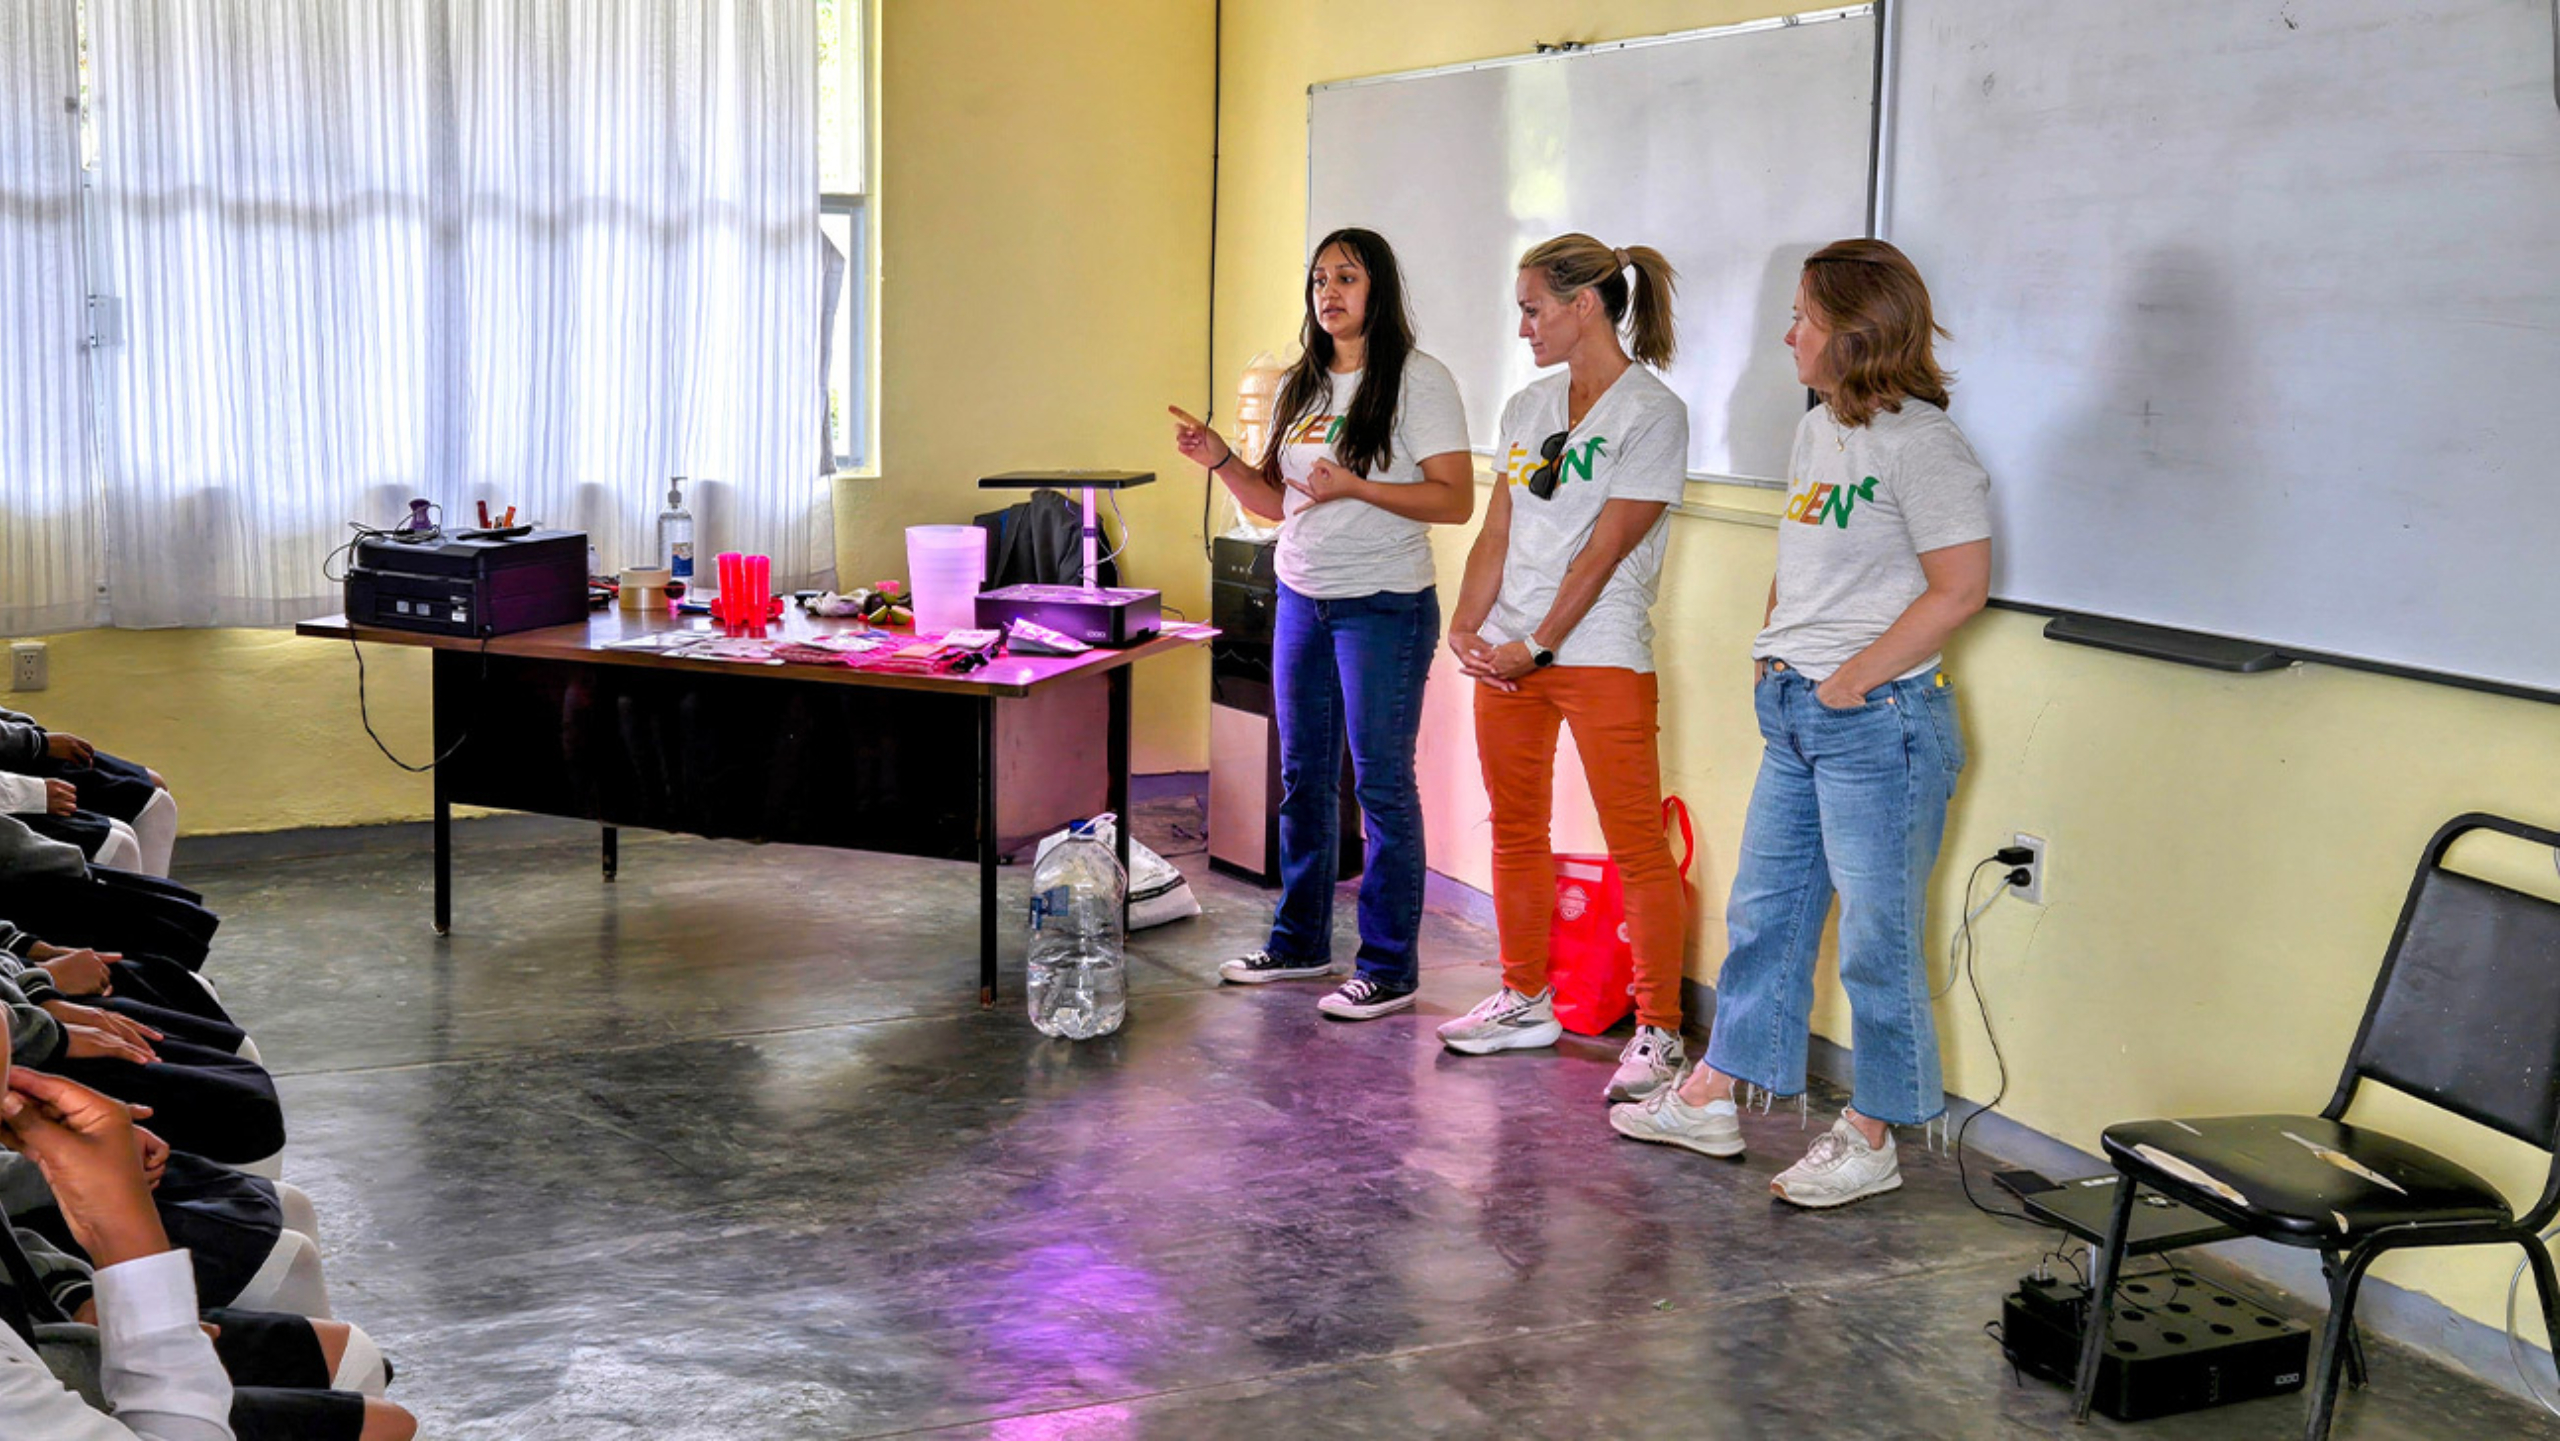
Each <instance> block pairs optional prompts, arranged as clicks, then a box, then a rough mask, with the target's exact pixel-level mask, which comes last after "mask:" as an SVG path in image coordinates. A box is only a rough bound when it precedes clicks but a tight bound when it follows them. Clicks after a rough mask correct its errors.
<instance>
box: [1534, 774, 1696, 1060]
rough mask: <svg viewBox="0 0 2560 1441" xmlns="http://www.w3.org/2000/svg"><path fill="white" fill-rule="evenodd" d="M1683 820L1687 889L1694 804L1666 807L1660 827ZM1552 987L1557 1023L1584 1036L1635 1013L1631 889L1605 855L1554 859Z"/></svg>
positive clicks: (1672, 801) (1671, 801)
mask: <svg viewBox="0 0 2560 1441" xmlns="http://www.w3.org/2000/svg"><path fill="white" fill-rule="evenodd" d="M1674 820H1677V821H1679V822H1680V851H1681V855H1680V890H1681V894H1682V895H1683V896H1684V897H1685V896H1686V895H1687V894H1688V889H1689V863H1690V862H1691V861H1693V860H1695V859H1697V855H1698V835H1697V832H1696V831H1695V830H1693V829H1691V828H1690V825H1689V807H1688V806H1687V805H1685V804H1683V803H1682V801H1681V799H1680V798H1679V797H1678V796H1671V797H1669V798H1667V799H1665V800H1664V801H1663V803H1662V823H1663V824H1664V825H1666V826H1668V825H1670V824H1671V823H1672V821H1674ZM1547 984H1548V985H1550V986H1553V987H1554V988H1555V993H1556V1019H1557V1020H1558V1021H1559V1022H1561V1023H1563V1025H1564V1028H1565V1029H1566V1030H1568V1031H1571V1032H1573V1033H1574V1034H1575V1035H1579V1036H1596V1035H1598V1034H1600V1033H1601V1032H1602V1031H1605V1030H1607V1029H1609V1028H1610V1027H1611V1026H1614V1025H1616V1024H1618V1022H1620V1021H1622V1020H1625V1019H1626V1017H1627V1012H1629V1011H1632V1010H1634V1009H1635V1004H1636V1003H1635V993H1636V953H1635V947H1633V946H1632V945H1630V944H1628V940H1627V887H1626V882H1625V881H1624V880H1622V879H1621V878H1620V877H1619V875H1618V863H1617V862H1615V861H1613V860H1611V859H1609V858H1608V857H1607V856H1605V855H1598V856H1577V855H1566V854H1564V853H1563V852H1561V851H1560V852H1558V853H1557V854H1556V913H1555V920H1554V921H1553V923H1552V924H1551V925H1550V926H1549V927H1548V930H1547Z"/></svg>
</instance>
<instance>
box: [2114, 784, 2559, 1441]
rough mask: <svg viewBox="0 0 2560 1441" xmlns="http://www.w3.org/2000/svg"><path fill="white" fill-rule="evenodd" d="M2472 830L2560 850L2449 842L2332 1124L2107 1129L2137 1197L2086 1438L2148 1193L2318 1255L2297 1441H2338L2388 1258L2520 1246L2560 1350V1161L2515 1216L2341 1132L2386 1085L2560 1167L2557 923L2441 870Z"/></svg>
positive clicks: (2503, 891) (2483, 821) (2117, 1247)
mask: <svg viewBox="0 0 2560 1441" xmlns="http://www.w3.org/2000/svg"><path fill="white" fill-rule="evenodd" d="M2473 831H2495V832H2498V833H2500V834H2503V835H2508V836H2514V837H2517V838H2518V839H2521V840H2525V841H2530V842H2533V843H2534V844H2537V845H2543V846H2550V847H2553V848H2555V849H2560V832H2554V831H2547V830H2542V829H2540V828H2538V827H2534V826H2528V825H2524V824H2522V823H2520V822H2517V821H2511V820H2506V819H2503V818H2501V817H2497V816H2488V815H2478V814H2473V815H2464V816H2457V817H2455V818H2454V819H2453V820H2451V821H2448V822H2446V823H2445V826H2444V828H2443V829H2442V830H2439V831H2437V832H2436V834H2435V838H2434V839H2433V840H2431V841H2429V842H2428V843H2427V850H2426V855H2425V856H2424V858H2422V859H2421V860H2420V862H2419V864H2418V874H2417V877H2416V878H2415V879H2414V880H2412V881H2411V882H2410V884H2409V897H2408V900H2407V901H2406V902H2404V903H2403V904H2402V906H2401V908H2400V923H2399V925H2398V926H2397V927H2396V928H2395V929H2394V930H2393V931H2392V934H2391V949H2390V951H2389V952H2388V953H2387V954H2385V955H2384V956H2383V958H2382V974H2381V976H2380V977H2378V978H2377V979H2376V980H2375V982H2374V987H2373V997H2372V999H2371V1000H2370V1001H2369V1002H2367V1003H2366V1006H2365V1013H2364V1024H2363V1025H2362V1026H2361V1027H2360V1028H2359V1029H2358V1030H2357V1032H2356V1040H2355V1045H2354V1047H2353V1048H2352V1049H2351V1050H2349V1051H2348V1053H2347V1065H2346V1070H2345V1072H2344V1074H2342V1075H2341V1076H2340V1077H2339V1078H2338V1089H2337V1094H2335V1095H2333V1096H2331V1097H2330V1098H2329V1105H2328V1108H2327V1109H2326V1110H2323V1111H2322V1112H2321V1113H2320V1114H2319V1115H2317V1116H2225V1117H2218V1118H2212V1119H2195V1120H2183V1121H2171V1120H2163V1121H2135V1122H2131V1123H2129V1124H2125V1125H2118V1126H2110V1127H2108V1128H2107V1130H2106V1135H2105V1138H2104V1144H2105V1148H2106V1154H2107V1158H2108V1159H2109V1160H2111V1161H2113V1162H2114V1163H2115V1167H2116V1170H2117V1171H2118V1172H2120V1173H2121V1174H2122V1175H2123V1177H2124V1184H2122V1185H2120V1186H2118V1187H2117V1188H2116V1190H2117V1196H2116V1206H2115V1216H2114V1219H2113V1220H2112V1221H2111V1222H2110V1223H2109V1224H2108V1227H2107V1242H2106V1245H2105V1246H2104V1247H2103V1248H2102V1250H2101V1253H2100V1255H2099V1258H2098V1269H2097V1274H2096V1276H2095V1277H2093V1278H2092V1284H2091V1286H2090V1289H2089V1294H2090V1297H2091V1300H2090V1311H2089V1317H2088V1320H2087V1322H2086V1324H2085V1325H2084V1326H2083V1327H2082V1331H2081V1343H2080V1377H2079V1387H2078V1390H2077V1392H2076V1394H2075V1395H2074V1397H2073V1405H2074V1407H2075V1415H2076V1417H2077V1419H2079V1420H2082V1421H2086V1420H2088V1419H2089V1404H2090V1401H2091V1399H2092V1397H2093V1396H2094V1395H2095V1394H2096V1391H2097V1387H2098V1365H2099V1358H2100V1357H2101V1356H2102V1355H2103V1354H2104V1350H2105V1347H2106V1344H2107V1326H2106V1319H2105V1318H2107V1317H2108V1316H2110V1315H2112V1314H2113V1311H2112V1309H2111V1308H2112V1307H2113V1304H2114V1302H2113V1293H2114V1290H2115V1283H2116V1276H2117V1272H2118V1270H2119V1268H2120V1267H2121V1265H2122V1262H2123V1259H2124V1249H2125V1235H2126V1228H2127V1225H2128V1223H2129V1222H2130V1219H2131V1217H2132V1215H2133V1207H2134V1200H2135V1196H2136V1194H2137V1193H2138V1192H2139V1191H2140V1190H2141V1189H2142V1188H2143V1187H2146V1186H2147V1187H2150V1188H2151V1189H2153V1190H2155V1191H2159V1192H2161V1193H2162V1194H2164V1195H2167V1196H2170V1197H2173V1198H2175V1199H2177V1200H2180V1201H2184V1202H2185V1203H2187V1204H2188V1205H2190V1206H2193V1207H2195V1208H2196V1209H2197V1210H2199V1211H2202V1212H2204V1213H2206V1214H2207V1215H2210V1216H2213V1217H2215V1218H2216V1219H2218V1220H2221V1221H2223V1222H2225V1223H2227V1224H2229V1225H2230V1226H2232V1227H2234V1228H2236V1229H2238V1230H2239V1231H2241V1232H2243V1233H2244V1234H2247V1235H2251V1236H2257V1237H2261V1238H2263V1239H2266V1240H2269V1241H2274V1242H2276V1243H2278V1244H2280V1245H2286V1246H2298V1247H2301V1248H2303V1249H2305V1250H2313V1251H2318V1252H2319V1253H2320V1259H2321V1268H2322V1270H2323V1271H2324V1272H2326V1274H2327V1275H2328V1278H2329V1322H2328V1328H2327V1330H2326V1332H2325V1334H2324V1335H2323V1336H2322V1338H2321V1349H2320V1356H2319V1364H2318V1367H2317V1369H2316V1370H2315V1371H2314V1373H2313V1376H2312V1381H2311V1407H2310V1416H2309V1419H2308V1421H2307V1422H2306V1424H2305V1426H2304V1428H2303V1434H2304V1435H2305V1436H2306V1437H2308V1438H2310V1441H2322V1438H2325V1437H2326V1436H2327V1435H2328V1434H2329V1418H2330V1415H2331V1413H2332V1412H2333V1411H2334V1410H2335V1409H2336V1406H2337V1398H2338V1374H2339V1369H2340V1367H2341V1365H2342V1364H2343V1365H2345V1366H2346V1367H2347V1368H2348V1369H2350V1370H2352V1371H2354V1372H2356V1373H2357V1376H2356V1379H2357V1381H2358V1384H2362V1380H2363V1376H2362V1372H2363V1361H2362V1357H2361V1355H2360V1354H2357V1353H2356V1348H2355V1346H2354V1329H2353V1328H2354V1324H2355V1304H2356V1288H2357V1287H2358V1285H2359V1284H2361V1283H2362V1282H2363V1280H2364V1275H2365V1272H2366V1271H2367V1270H2368V1269H2369V1268H2371V1266H2372V1265H2373V1263H2374V1262H2375V1261H2376V1260H2377V1259H2379V1258H2380V1257H2381V1256H2382V1255H2383V1253H2385V1252H2388V1251H2396V1250H2402V1249H2405V1248H2409V1247H2416V1246H2480V1245H2514V1246H2521V1247H2523V1248H2524V1253H2525V1258H2526V1260H2527V1261H2528V1262H2530V1263H2531V1265H2532V1268H2533V1280H2534V1286H2535V1289H2536V1290H2537V1291H2539V1292H2540V1294H2541V1298H2542V1315H2543V1320H2544V1323H2545V1324H2546V1325H2547V1326H2548V1327H2549V1328H2550V1333H2551V1335H2552V1336H2553V1337H2554V1338H2555V1340H2560V1279H2555V1277H2554V1274H2553V1270H2552V1262H2551V1253H2550V1251H2549V1249H2548V1248H2546V1247H2545V1246H2544V1245H2543V1244H2542V1240H2541V1235H2540V1233H2541V1232H2542V1230H2543V1228H2544V1227H2545V1226H2547V1225H2549V1224H2550V1222H2551V1218H2552V1216H2553V1214H2554V1213H2555V1212H2560V1153H2555V1154H2553V1156H2552V1164H2551V1172H2550V1177H2549V1179H2548V1180H2547V1181H2546V1182H2545V1183H2544V1185H2543V1188H2542V1199H2541V1200H2539V1201H2537V1202H2535V1203H2534V1205H2533V1208H2532V1209H2531V1210H2530V1211H2527V1212H2526V1213H2525V1214H2523V1215H2521V1216H2519V1215H2517V1214H2516V1213H2515V1211H2514V1208H2513V1207H2512V1206H2510V1205H2509V1203H2508V1201H2507V1199H2506V1198H2505V1197H2504V1196H2502V1195H2501V1194H2499V1192H2498V1191H2497V1189H2496V1188H2495V1187H2493V1186H2491V1185H2490V1184H2489V1183H2488V1182H2486V1181H2484V1180H2482V1179H2480V1178H2479V1177H2478V1176H2475V1175H2473V1174H2472V1173H2471V1172H2470V1171H2468V1170H2466V1169H2464V1168H2463V1167H2461V1166H2458V1165H2455V1164H2454V1163H2453V1162H2451V1161H2448V1160H2446V1159H2445V1158H2443V1157H2441V1156H2438V1155H2436V1154H2435V1153H2433V1152H2431V1151H2428V1150H2425V1149H2423V1148H2421V1147H2418V1146H2413V1145H2411V1144H2409V1143H2408V1142H2406V1141H2403V1140H2400V1139H2398V1138H2396V1137H2393V1136H2386V1135H2383V1134H2381V1133H2380V1132H2377V1131H2371V1130H2366V1129H2364V1128H2362V1127H2358V1126H2353V1125H2350V1124H2348V1123H2347V1122H2346V1120H2345V1116H2346V1113H2347V1107H2348V1105H2349V1104H2350V1103H2351V1102H2353V1101H2354V1099H2355V1095H2356V1088H2357V1087H2358V1086H2360V1085H2362V1084H2363V1083H2364V1082H2365V1081H2367V1080H2373V1081H2379V1082H2381V1083H2382V1084H2383V1085H2385V1086H2388V1087H2390V1088H2392V1089H2393V1090H2396V1091H2401V1092H2404V1093H2406V1094H2408V1095H2411V1096H2414V1097H2416V1098H2418V1099H2419V1100H2422V1101H2427V1102H2430V1103H2432V1104H2434V1105H2436V1106H2440V1107H2442V1108H2443V1109H2445V1110H2448V1111H2451V1112H2453V1113H2454V1114H2455V1115H2458V1116H2463V1117H2466V1118H2468V1119H2470V1120H2472V1121H2476V1122H2478V1123H2479V1124H2481V1125H2483V1126H2487V1127H2490V1128H2491V1129H2494V1130H2497V1131H2502V1132H2504V1133H2505V1134H2507V1135H2510V1136H2513V1137H2515V1138H2516V1139H2517V1140H2519V1141H2523V1142H2525V1143H2527V1144H2528V1145H2531V1146H2534V1147H2536V1148H2538V1149H2540V1150H2542V1151H2545V1152H2555V1148H2560V904H2555V903H2554V902H2552V901H2549V900H2545V899H2542V898H2541V897H2538V896H2534V895H2529V894H2527V893H2525V892H2522V891H2517V890H2513V889H2510V888H2508V887H2506V886H2501V885H2496V884H2493V883H2491V882H2489V881H2484V880H2481V879H2479V878H2477V877H2474V876H2467V875H2463V874H2461V873H2459V872H2456V871H2449V870H2446V869H2444V864H2443V863H2444V857H2445V852H2446V851H2447V850H2449V849H2450V848H2451V847H2452V845H2453V843H2454V842H2455V841H2456V840H2458V839H2460V838H2461V837H2463V836H2465V835H2468V834H2470V833H2471V832H2473Z"/></svg>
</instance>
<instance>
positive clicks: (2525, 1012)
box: [2330, 814, 2560, 1179]
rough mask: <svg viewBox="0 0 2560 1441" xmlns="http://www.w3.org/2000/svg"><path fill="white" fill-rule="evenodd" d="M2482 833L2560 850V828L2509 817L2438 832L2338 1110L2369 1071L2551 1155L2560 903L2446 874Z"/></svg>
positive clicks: (2557, 1135)
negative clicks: (2453, 853)
mask: <svg viewBox="0 0 2560 1441" xmlns="http://www.w3.org/2000/svg"><path fill="white" fill-rule="evenodd" d="M2481 830H2488V831H2497V832H2499V833H2502V834H2505V835H2510V836H2515V837H2517V838H2519V839H2522V840H2526V841H2530V842H2533V843H2535V844H2538V845H2544V846H2551V847H2555V848H2560V832H2553V831H2546V830H2541V829H2538V828H2536V827H2533V826H2528V825H2525V824H2523V823H2521V822H2518V821H2511V820H2507V819H2504V818H2502V817H2498V816H2487V815H2477V814H2474V815H2465V816H2458V817H2456V818H2454V819H2453V820H2451V821H2448V822H2446V823H2445V826H2444V828H2443V829H2442V830H2439V831H2437V832H2436V834H2435V838H2434V839H2433V840H2431V841H2429V842H2428V843H2427V851H2426V855H2425V857H2424V858H2423V859H2422V860H2421V861H2420V862H2419V863H2418V874H2417V877H2416V879H2414V880H2413V881H2411V882H2410V884H2409V897H2408V900H2407V901H2406V902H2405V903H2403V904H2402V906H2401V908H2400V924H2399V926H2398V928H2397V929H2396V930H2394V931H2393V932H2392V936H2391V950H2390V952H2389V953H2388V954H2387V955H2385V956H2384V957H2383V961H2382V974H2381V976H2380V977H2379V978H2378V979H2377V980H2376V981H2375V982H2374V987H2373V998H2372V1000H2371V1001H2370V1002H2369V1003H2368V1004H2367V1006H2366V1008H2365V1016H2364V1025H2363V1027H2362V1029H2360V1030H2359V1031H2358V1032H2357V1033H2356V1043H2355V1048H2354V1049H2353V1050H2352V1051H2351V1052H2349V1053H2348V1057H2347V1069H2346V1074H2345V1075H2344V1076H2342V1077H2341V1078H2340V1079H2339V1085H2338V1094H2337V1098H2336V1100H2335V1101H2333V1102H2332V1103H2331V1107H2330V1114H2331V1115H2332V1116H2336V1115H2340V1114H2343V1113H2344V1111H2345V1110H2346V1104H2347V1102H2348V1100H2349V1099H2350V1098H2351V1097H2352V1095H2353V1092H2354V1089H2355V1085H2356V1082H2357V1081H2358V1080H2360V1079H2368V1078H2369V1079H2372V1080H2376V1081H2380V1082H2382V1083H2383V1084H2384V1085H2387V1086H2390V1087H2392V1088H2394V1089H2396V1090H2400V1091H2405V1092H2407V1093H2409V1094H2410V1095H2413V1096H2416V1097H2418V1098H2419V1099H2421V1100H2424V1101H2428V1102H2431V1103H2433V1104H2435V1105H2438V1106H2442V1107H2444V1108H2445V1109H2446V1110H2448V1111H2451V1112H2453V1113H2455V1114H2456V1115H2459V1116H2464V1117H2467V1118H2469V1119H2471V1120H2473V1121H2477V1122H2479V1123H2480V1124H2481V1125H2484V1126H2488V1127H2491V1128H2493V1129H2496V1130H2499V1131H2503V1132H2505V1133H2506V1134H2507V1135H2510V1136H2513V1137H2515V1138H2516V1139H2517V1140H2519V1141H2523V1142H2526V1143H2527V1144H2529V1145H2532V1146H2535V1147H2538V1148H2539V1149H2542V1150H2544V1151H2551V1150H2554V1149H2555V1147H2560V903H2555V902H2553V901H2550V900H2546V899H2544V898H2542V897H2540V896H2536V895H2532V894H2529V893H2527V892H2524V891H2519V890H2515V889H2512V888H2510V887H2507V886H2502V885H2498V884H2496V883H2495V882H2492V881H2484V880H2481V879H2479V878H2478V877H2476V876H2467V875H2463V874H2461V873H2459V872H2456V871H2449V870H2446V869H2444V865H2443V862H2444V857H2445V852H2446V851H2447V850H2449V849H2450V848H2451V847H2452V845H2453V843H2454V841H2456V840H2457V839H2459V838H2461V837H2462V836H2464V835H2467V834H2469V833H2471V832H2473V831H2481ZM2555 1178H2556V1179H2560V1174H2556V1177H2555Z"/></svg>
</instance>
